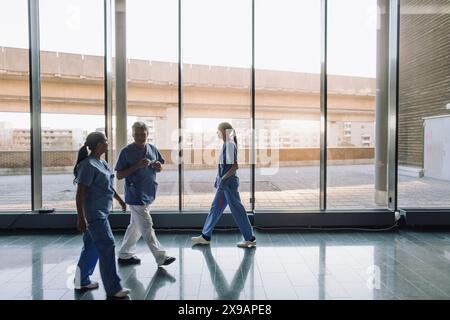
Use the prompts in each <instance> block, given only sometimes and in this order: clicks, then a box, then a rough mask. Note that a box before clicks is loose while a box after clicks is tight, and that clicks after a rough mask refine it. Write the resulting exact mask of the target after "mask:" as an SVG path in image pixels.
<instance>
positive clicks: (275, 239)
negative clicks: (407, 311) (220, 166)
mask: <svg viewBox="0 0 450 320" xmlns="http://www.w3.org/2000/svg"><path fill="white" fill-rule="evenodd" d="M192 235H194V233H167V232H165V233H162V232H159V233H158V236H159V239H160V241H161V242H162V244H163V245H164V246H165V247H166V248H167V250H168V253H169V254H170V255H173V256H175V257H176V258H177V261H176V262H175V263H173V265H170V266H167V267H165V268H159V269H158V268H157V267H156V264H155V262H154V260H153V258H152V256H151V254H150V252H149V250H148V249H147V247H146V245H145V243H144V242H143V241H142V240H141V241H140V242H139V244H138V255H139V257H140V258H141V259H142V264H141V265H139V266H135V267H120V268H119V273H120V276H121V278H122V280H123V284H124V286H126V287H128V288H130V289H132V291H131V299H135V300H137V299H173V300H186V299H270V300H272V299H450V273H449V270H450V232H423V231H421V232H419V231H411V230H406V231H391V232H382V233H379V232H376V233H375V232H303V231H298V232H295V231H286V232H281V231H277V232H274V231H270V232H269V231H257V232H256V235H257V241H258V247H257V248H256V249H239V248H237V247H235V242H237V241H238V240H239V238H240V235H239V234H238V233H236V232H224V231H218V232H216V234H215V236H214V238H213V241H212V244H211V246H207V247H201V248H195V247H194V248H192V247H191V244H190V237H191V236H192ZM122 237H123V235H122V234H121V233H117V234H116V241H117V246H119V245H120V243H121V240H122ZM81 244H82V242H81V236H80V235H69V234H65V235H56V234H51V235H42V234H41V235H0V257H1V258H0V299H69V300H73V299H105V292H104V290H103V288H102V286H101V287H100V289H98V290H94V291H90V292H85V293H77V292H74V290H73V289H72V287H71V286H72V283H73V274H74V271H75V264H76V262H77V258H78V255H79V252H80V249H81ZM93 279H94V280H100V277H99V272H98V267H97V269H96V271H95V274H94V276H93Z"/></svg>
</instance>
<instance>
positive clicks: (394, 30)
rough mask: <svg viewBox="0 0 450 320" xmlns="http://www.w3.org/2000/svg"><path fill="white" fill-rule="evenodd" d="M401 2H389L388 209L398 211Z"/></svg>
mask: <svg viewBox="0 0 450 320" xmlns="http://www.w3.org/2000/svg"><path fill="white" fill-rule="evenodd" d="M399 48H400V0H390V1H389V92H388V100H389V105H388V113H389V115H388V117H389V119H388V121H389V124H388V128H389V129H388V130H389V132H388V188H387V190H388V208H389V209H390V210H392V211H394V212H397V211H398V115H399V68H400V63H399V62H400V58H399V51H400V50H399Z"/></svg>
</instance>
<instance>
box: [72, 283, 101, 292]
mask: <svg viewBox="0 0 450 320" xmlns="http://www.w3.org/2000/svg"><path fill="white" fill-rule="evenodd" d="M75 289H77V290H93V289H98V282H95V281H91V283H89V284H87V285H85V286H77V285H75Z"/></svg>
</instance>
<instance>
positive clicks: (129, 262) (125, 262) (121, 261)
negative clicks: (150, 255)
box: [117, 257, 141, 266]
mask: <svg viewBox="0 0 450 320" xmlns="http://www.w3.org/2000/svg"><path fill="white" fill-rule="evenodd" d="M117 262H118V263H119V264H120V265H122V266H131V265H135V264H141V259H139V258H137V257H131V258H129V259H121V258H119V259H117Z"/></svg>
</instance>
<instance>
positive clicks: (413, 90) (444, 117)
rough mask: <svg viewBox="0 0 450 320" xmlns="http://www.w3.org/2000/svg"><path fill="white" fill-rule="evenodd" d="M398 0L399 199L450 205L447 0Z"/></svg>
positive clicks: (407, 203) (415, 204) (406, 204)
mask: <svg viewBox="0 0 450 320" xmlns="http://www.w3.org/2000/svg"><path fill="white" fill-rule="evenodd" d="M400 5H401V8H400V13H401V17H400V61H399V63H400V71H399V72H400V74H399V77H400V82H399V114H398V118H399V125H398V165H399V175H398V193H399V194H398V204H399V207H402V208H450V198H449V197H448V195H449V194H450V165H449V164H450V89H449V88H450V59H449V52H450V14H449V2H448V1H445V0H440V1H439V0H437V1H425V0H402V1H401V2H400Z"/></svg>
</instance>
